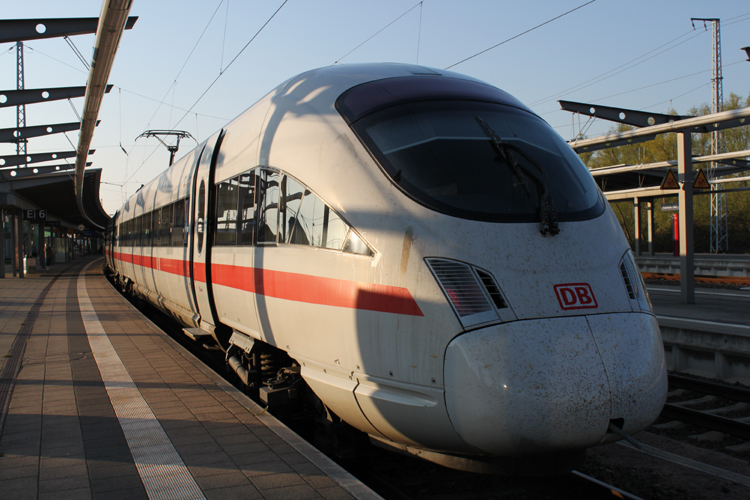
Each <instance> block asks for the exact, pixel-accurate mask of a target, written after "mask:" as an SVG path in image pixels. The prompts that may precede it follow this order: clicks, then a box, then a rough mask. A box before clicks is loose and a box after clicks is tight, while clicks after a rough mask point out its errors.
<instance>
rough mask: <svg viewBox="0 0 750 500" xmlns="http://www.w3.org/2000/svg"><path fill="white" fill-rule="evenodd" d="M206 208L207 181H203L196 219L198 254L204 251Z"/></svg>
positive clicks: (199, 193)
mask: <svg viewBox="0 0 750 500" xmlns="http://www.w3.org/2000/svg"><path fill="white" fill-rule="evenodd" d="M205 206H206V184H205V181H203V180H201V185H200V188H198V217H196V224H195V232H196V233H197V234H198V242H197V243H198V253H199V254H200V253H201V252H202V251H203V224H204V220H203V214H204V212H205Z"/></svg>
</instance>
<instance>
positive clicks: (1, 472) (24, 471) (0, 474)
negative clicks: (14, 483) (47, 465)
mask: <svg viewBox="0 0 750 500" xmlns="http://www.w3.org/2000/svg"><path fill="white" fill-rule="evenodd" d="M38 475H39V465H37V464H34V465H24V466H22V467H5V462H2V461H0V482H1V481H7V480H10V479H20V478H24V477H37V476H38Z"/></svg>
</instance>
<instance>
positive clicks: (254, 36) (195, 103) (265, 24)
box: [125, 0, 289, 182]
mask: <svg viewBox="0 0 750 500" xmlns="http://www.w3.org/2000/svg"><path fill="white" fill-rule="evenodd" d="M288 1H289V0H284V2H282V4H281V5H280V6H279V8H278V9H276V10H275V11H274V13H273V14H271V17H269V18H268V20H267V21H266V22H265V23H264V24H263V26H261V27H260V29H259V30H258V31H257V32H256V33H255V34H254V35H253V36H252V38H250V40H249V41H248V42H247V43H246V44H245V46H244V47H242V49H240V51H239V52H238V53H237V55H235V56H234V58H233V59H232V60H231V61H229V64H227V66H226V68H224V69H223V70H222V71H221V72H220V73H219V75H218V76H217V77H216V78H215V79H214V81H213V82H211V84H210V85H209V86H208V87H207V88H206V90H205V91H204V92H203V93H202V94H201V95H200V97H198V99H196V101H195V102H194V103H193V104H192V105H191V106H190V108H189V109H188V110H187V111H186V112H185V114H184V115H183V116H182V118H180V119H179V120H178V121H177V123H175V124H174V126H175V127H176V126H177V125H179V124H180V123H181V122H182V120H184V119H185V117H186V116H187V115H188V114H190V112H191V111H192V110H193V108H194V107H195V106H197V105H198V103H199V102H200V101H201V100H202V99H203V98H204V97H205V95H206V94H207V93H208V91H209V90H211V88H212V87H213V86H214V85H215V84H216V82H217V81H219V78H221V77H222V75H224V73H226V71H227V70H228V69H229V68H230V67H231V66H232V64H234V62H235V61H236V60H237V59H238V58H239V57H240V56H241V55H242V53H243V52H245V49H247V48H248V47H249V46H250V44H251V43H252V42H253V40H255V39H256V38H257V37H258V35H260V33H261V32H262V31H263V30H264V29H265V27H266V26H268V23H270V22H271V21H272V20H273V18H274V17H276V14H278V13H279V12H280V11H281V9H282V8H283V7H284V6H285V5H286V4H287V2H288ZM156 150H157V148H155V149H154V150H153V151H152V152H151V154H149V155H148V158H145V159H144V160H143V162H141V164H140V166H139V167H138V168H137V169H135V171H134V172H133V173H132V174H131V175H130V177H129V178H128V179H127V180H126V181H125V182H129V181H130V180H131V179H132V178H133V177H134V176H135V174H137V173H138V171H139V170H140V169H141V168H142V167H143V165H145V164H146V161H148V159H149V158H151V156H152V155H153V154H154V152H156ZM144 154H145V152H144Z"/></svg>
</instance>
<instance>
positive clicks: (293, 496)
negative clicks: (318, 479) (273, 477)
mask: <svg viewBox="0 0 750 500" xmlns="http://www.w3.org/2000/svg"><path fill="white" fill-rule="evenodd" d="M259 489H260V492H261V493H262V494H263V497H264V498H265V499H266V500H311V499H315V498H322V497H321V496H320V494H319V493H318V492H317V491H315V489H314V488H312V487H311V486H310V485H308V484H298V485H294V486H282V487H279V488H271V489H262V488H259Z"/></svg>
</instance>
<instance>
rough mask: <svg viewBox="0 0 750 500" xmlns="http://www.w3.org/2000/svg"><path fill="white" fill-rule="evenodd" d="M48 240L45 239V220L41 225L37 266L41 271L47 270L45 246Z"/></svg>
mask: <svg viewBox="0 0 750 500" xmlns="http://www.w3.org/2000/svg"><path fill="white" fill-rule="evenodd" d="M45 243H47V240H45V239H44V220H42V222H40V223H39V245H37V250H36V252H37V258H36V265H37V266H39V269H47V256H46V255H45V253H46V252H45V251H44V245H45Z"/></svg>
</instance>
